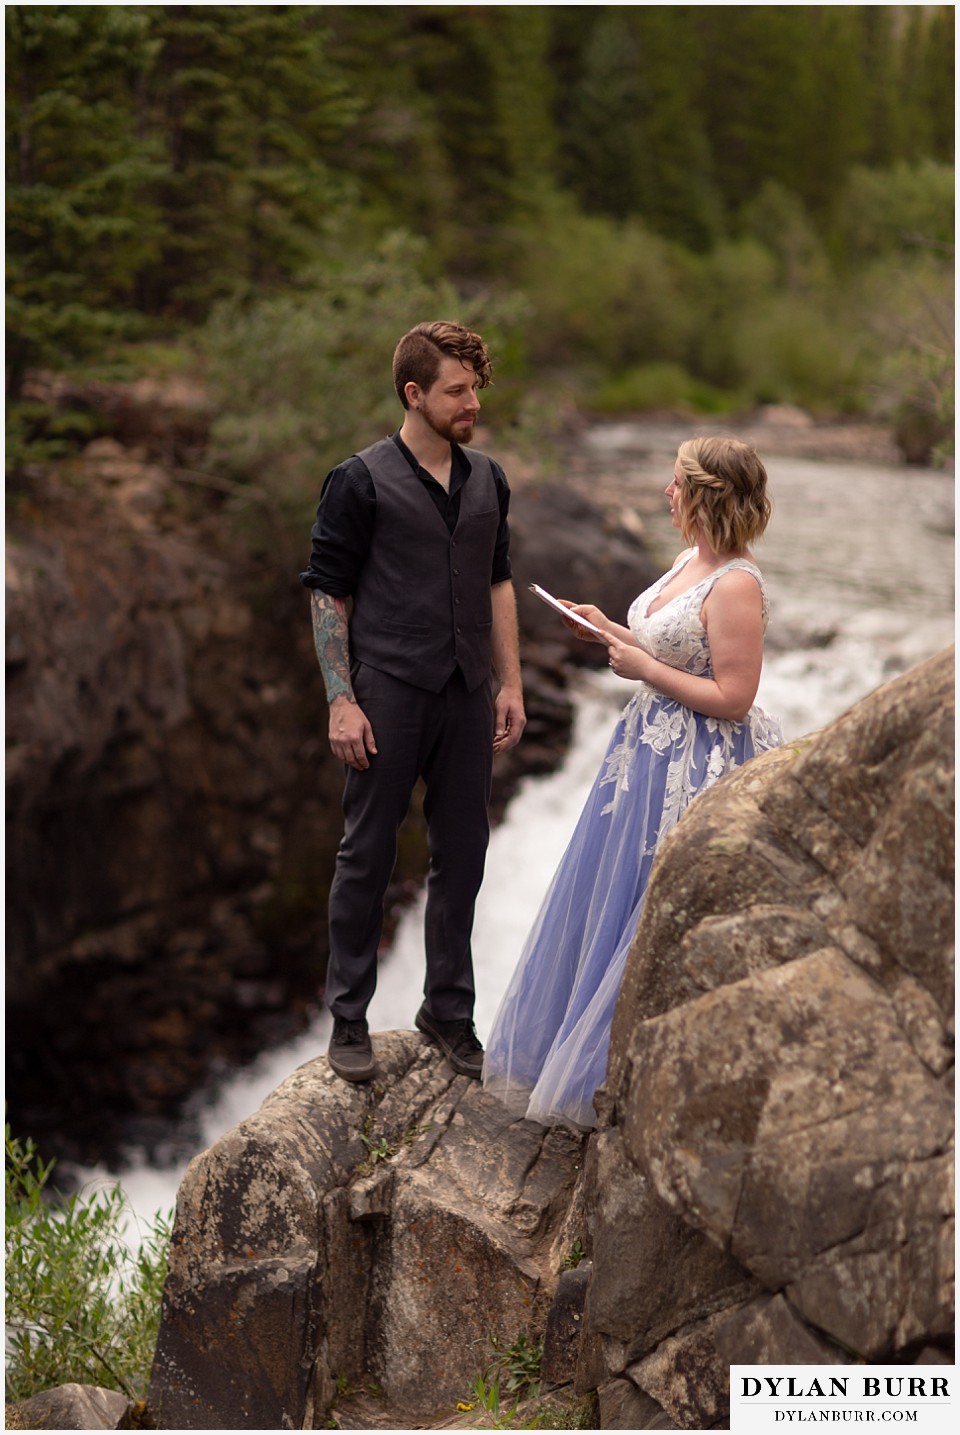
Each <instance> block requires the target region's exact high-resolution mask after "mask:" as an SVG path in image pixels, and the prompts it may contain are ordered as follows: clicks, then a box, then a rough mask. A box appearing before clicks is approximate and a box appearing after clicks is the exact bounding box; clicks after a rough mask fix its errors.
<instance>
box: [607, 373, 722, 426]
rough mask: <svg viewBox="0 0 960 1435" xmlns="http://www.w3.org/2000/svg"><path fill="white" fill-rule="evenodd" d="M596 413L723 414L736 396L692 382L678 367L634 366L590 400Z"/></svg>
mask: <svg viewBox="0 0 960 1435" xmlns="http://www.w3.org/2000/svg"><path fill="white" fill-rule="evenodd" d="M590 407H591V408H592V409H593V410H594V411H595V412H597V413H605V414H623V413H631V412H633V413H647V412H650V411H654V410H658V409H660V410H662V409H667V410H669V411H670V412H671V413H682V414H698V413H712V414H716V413H727V412H729V410H731V409H733V408H736V407H738V396H737V395H736V394H732V393H724V392H723V391H722V390H720V389H715V388H714V387H713V385H712V384H706V383H703V382H702V381H701V380H698V379H693V378H691V376H690V375H689V374H688V373H687V371H686V369H685V368H684V367H683V366H682V365H681V364H670V363H655V364H637V365H636V366H635V367H634V368H630V369H625V370H624V371H623V372H622V373H620V374H615V375H614V376H613V377H612V378H610V379H607V380H606V381H605V382H604V383H602V384H601V385H600V387H599V388H598V389H597V391H596V393H595V394H594V395H593V396H592V398H591V400H590Z"/></svg>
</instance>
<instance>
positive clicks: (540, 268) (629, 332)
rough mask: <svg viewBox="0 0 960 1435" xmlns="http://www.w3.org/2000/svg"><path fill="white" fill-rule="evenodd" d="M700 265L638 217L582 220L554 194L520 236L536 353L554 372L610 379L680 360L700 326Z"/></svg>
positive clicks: (519, 260)
mask: <svg viewBox="0 0 960 1435" xmlns="http://www.w3.org/2000/svg"><path fill="white" fill-rule="evenodd" d="M692 264H693V261H692V259H691V257H690V256H689V255H688V254H687V253H686V252H685V251H684V250H683V249H681V248H680V246H678V245H676V244H672V243H671V242H669V241H668V240H665V239H662V238H660V237H659V236H657V235H655V234H652V233H651V232H650V231H649V230H648V229H646V228H645V226H644V225H643V224H642V223H641V222H640V221H639V220H636V219H634V220H628V221H623V222H621V221H618V220H614V219H610V218H607V217H604V216H598V215H586V214H582V213H580V212H579V211H578V210H577V209H576V208H575V206H574V204H573V202H572V201H571V200H569V198H565V197H562V196H557V195H553V196H546V197H543V198H542V199H541V203H540V207H539V210H538V211H537V212H536V214H535V215H532V216H530V217H528V219H527V220H526V224H525V227H524V229H523V231H522V232H521V233H520V234H519V236H518V244H517V254H516V257H515V260H514V273H515V275H516V280H517V284H518V286H519V288H520V289H521V290H522V292H523V293H524V294H525V295H526V297H527V299H528V300H529V301H530V304H531V306H532V308H533V316H534V317H533V323H532V324H531V326H530V335H529V342H530V353H531V357H532V358H533V359H534V360H536V362H538V363H539V364H544V365H550V366H551V369H552V370H555V369H556V367H557V366H558V365H559V366H560V367H561V368H564V367H568V366H569V367H574V368H576V369H578V370H580V371H581V372H582V371H583V370H584V369H586V368H589V367H590V366H593V367H595V368H597V367H598V368H599V369H600V370H601V371H604V372H607V373H612V372H614V371H615V370H616V369H617V368H619V367H621V366H628V365H634V364H639V363H643V362H648V361H650V360H651V359H659V360H673V361H676V360H680V359H682V358H683V355H684V353H685V351H686V349H687V347H688V345H689V342H690V338H691V333H692V330H693V326H694V323H695V319H696V316H695V313H694V311H693V309H692V306H691V302H690V285H689V282H688V280H689V274H690V272H691V265H692Z"/></svg>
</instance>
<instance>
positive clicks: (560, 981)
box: [483, 438, 783, 1128]
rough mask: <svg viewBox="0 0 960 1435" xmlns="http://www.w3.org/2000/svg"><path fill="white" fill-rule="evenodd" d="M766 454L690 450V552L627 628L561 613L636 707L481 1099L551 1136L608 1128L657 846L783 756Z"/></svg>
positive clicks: (577, 608)
mask: <svg viewBox="0 0 960 1435" xmlns="http://www.w3.org/2000/svg"><path fill="white" fill-rule="evenodd" d="M766 489H767V475H766V470H765V469H764V466H763V464H762V463H761V461H760V459H759V457H758V456H757V454H756V452H755V450H754V449H753V448H751V447H750V446H749V445H748V444H745V443H742V442H740V440H738V439H732V438H694V439H688V440H687V441H686V442H685V443H683V444H681V446H680V449H679V450H678V453H677V461H676V465H675V467H674V471H673V479H672V480H671V482H670V484H669V485H668V487H667V489H666V496H667V498H668V499H669V500H670V515H671V518H672V520H673V524H674V527H676V528H678V529H679V530H680V533H681V536H682V537H683V539H684V541H685V542H686V543H687V544H689V545H690V546H689V547H688V548H686V549H685V550H684V552H682V553H681V554H680V556H679V557H678V558H677V560H676V562H675V563H674V565H673V567H672V568H671V569H670V571H669V572H668V573H665V574H664V575H663V577H661V578H660V579H658V580H657V582H656V583H654V584H653V586H652V587H651V588H648V589H647V590H646V592H644V593H641V594H640V596H639V597H638V598H636V599H635V600H634V602H633V603H632V604H631V607H630V610H629V612H628V614H627V625H626V626H623V625H622V624H619V623H614V622H612V621H611V620H610V619H609V618H608V617H607V616H606V615H605V614H604V613H602V612H601V611H600V609H599V608H596V607H594V606H593V605H591V604H574V603H571V602H569V601H565V604H564V606H565V607H567V608H569V609H570V611H571V612H572V613H576V614H578V615H579V616H580V617H581V618H586V619H587V620H588V621H589V622H590V623H592V624H593V625H594V627H595V628H597V629H599V630H600V632H599V634H597V635H596V636H595V635H594V634H593V633H590V632H589V630H587V629H584V628H583V627H581V626H580V625H574V624H573V623H572V622H569V623H568V626H569V627H570V628H571V629H572V630H573V631H575V632H576V633H577V636H578V637H581V638H583V639H584V640H585V641H588V642H605V643H606V644H607V647H608V650H609V663H610V667H611V668H612V669H613V671H614V672H615V673H616V674H617V676H618V677H621V678H626V679H628V680H630V681H633V682H637V683H639V685H640V686H639V688H638V689H637V692H636V693H635V695H634V697H633V698H631V700H630V702H629V703H628V704H627V706H626V707H625V708H624V710H623V712H622V714H621V716H620V719H619V721H618V723H617V726H616V728H615V729H614V732H613V736H612V738H611V740H610V744H609V747H608V748H607V753H606V757H605V758H604V761H603V764H602V766H601V768H600V771H599V773H598V774H597V777H596V779H595V781H594V784H593V787H592V789H591V791H590V794H589V796H588V798H587V801H586V805H585V807H584V809H583V812H582V813H581V815H580V818H579V821H578V823H577V826H576V828H575V830H574V833H573V837H572V838H571V840H570V844H569V846H568V847H567V850H566V852H565V853H564V855H563V857H562V859H561V861H560V865H559V867H558V868H557V871H556V873H555V875H554V877H553V880H552V882H551V884H550V887H549V890H548V891H547V894H546V897H545V898H544V901H543V905H542V907H541V909H540V912H539V915H538V916H537V919H536V921H535V923H534V925H533V929H532V931H531V932H530V935H529V937H528V938H527V941H526V945H525V946H524V949H523V952H522V954H521V957H520V961H519V963H518V966H517V969H516V971H515V973H514V975H513V977H512V979H511V982H510V985H509V987H508V988H507V992H506V995H505V996H504V998H503V1001H502V1002H501V1004H500V1009H499V1011H498V1013H497V1016H496V1018H495V1020H494V1024H493V1030H492V1032H491V1035H490V1039H489V1042H488V1044H487V1052H486V1057H485V1060H484V1069H483V1084H484V1086H485V1087H486V1088H487V1090H489V1091H491V1092H493V1093H494V1095H496V1096H498V1097H500V1099H501V1100H502V1101H504V1103H505V1104H506V1105H507V1106H508V1107H509V1108H510V1110H512V1111H513V1112H515V1113H516V1114H517V1115H522V1116H526V1117H529V1118H530V1119H531V1120H534V1121H539V1122H541V1123H543V1124H544V1125H550V1124H553V1123H555V1122H566V1123H568V1124H570V1125H573V1126H576V1127H580V1128H589V1127H592V1126H595V1125H596V1115H595V1112H594V1108H593V1096H594V1093H595V1091H596V1090H597V1088H598V1087H599V1086H600V1084H601V1082H602V1081H603V1078H604V1075H605V1072H606V1065H607V1051H608V1047H609V1044H610V1025H611V1022H612V1020H613V1010H614V1006H615V1004H616V999H617V993H618V992H619V989H620V981H621V978H622V976H623V969H624V965H625V963H626V958H627V952H628V951H629V949H630V946H631V943H632V941H633V935H634V932H635V930H636V926H637V921H638V918H639V915H640V908H641V906H642V903H643V896H644V893H645V891H646V888H647V883H648V881H649V878H650V871H651V868H652V866H653V859H654V856H655V854H656V851H657V847H658V845H659V843H660V841H661V840H662V838H663V837H664V835H665V834H666V833H667V832H669V831H670V829H671V828H672V827H674V826H675V825H676V823H677V822H678V821H679V819H680V817H681V816H682V814H683V812H684V811H685V810H686V808H687V807H688V806H689V804H690V802H691V800H692V799H693V798H694V797H696V795H697V793H698V792H702V791H704V790H705V789H706V788H708V787H710V786H712V784H713V783H715V782H716V781H717V779H718V778H720V777H723V775H724V774H725V773H727V772H731V771H733V769H734V768H736V767H740V766H741V765H742V764H743V763H745V762H747V761H748V760H749V759H750V758H751V757H754V756H756V755H757V754H758V753H761V752H766V751H767V750H768V749H770V748H773V747H778V746H779V745H780V743H781V742H782V741H783V739H782V735H781V732H780V727H779V724H778V723H777V721H776V720H775V719H773V718H771V717H769V716H768V715H767V714H766V713H765V712H763V710H762V709H761V708H758V707H756V706H754V699H755V697H756V694H757V687H758V685H759V682H760V668H761V663H762V658H763V634H764V629H765V627H766V623H767V596H766V588H765V586H764V581H763V577H762V575H761V573H760V570H759V568H758V567H757V566H756V563H755V562H754V560H753V555H752V553H751V552H750V550H749V548H748V546H747V545H748V544H750V543H751V542H753V541H754V540H755V539H757V538H759V537H760V535H761V534H762V533H763V531H764V529H765V528H766V526H767V522H768V520H769V517H770V501H769V499H768V497H767V492H766Z"/></svg>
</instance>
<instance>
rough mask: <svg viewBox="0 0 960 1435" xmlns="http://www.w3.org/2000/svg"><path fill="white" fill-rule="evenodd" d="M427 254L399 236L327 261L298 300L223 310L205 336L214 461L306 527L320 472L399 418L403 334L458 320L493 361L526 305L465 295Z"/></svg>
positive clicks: (494, 393) (494, 395) (498, 377)
mask: <svg viewBox="0 0 960 1435" xmlns="http://www.w3.org/2000/svg"><path fill="white" fill-rule="evenodd" d="M425 253H426V250H425V246H424V245H423V244H422V242H421V241H418V240H415V239H413V238H412V237H411V236H409V235H407V234H403V233H394V234H391V235H388V236H387V237H386V238H385V239H384V240H383V241H382V243H380V244H379V245H378V246H377V248H376V249H375V250H374V251H373V252H371V253H368V254H367V255H360V256H358V257H353V258H337V257H335V256H334V257H332V259H331V262H330V263H329V264H328V265H327V266H326V267H325V268H324V269H322V270H317V271H316V272H315V273H314V274H313V275H312V276H311V279H310V283H309V284H308V285H305V287H304V288H303V289H301V290H300V291H299V292H298V293H297V294H295V295H289V296H279V297H277V298H274V299H264V300H262V301H260V302H257V303H252V304H245V303H243V302H242V301H240V300H234V301H232V302H230V303H227V304H224V305H222V306H220V307H219V308H218V309H217V310H216V311H215V312H214V314H213V315H212V316H211V319H210V322H209V324H208V325H207V328H206V330H205V332H204V334H203V335H202V336H201V343H202V355H203V359H204V363H205V373H206V379H207V382H208V383H209V385H210V387H211V389H212V391H213V393H214V394H215V396H216V399H217V402H218V405H219V415H220V416H219V418H218V420H217V421H216V423H215V425H214V427H213V432H212V440H211V449H210V461H211V462H212V464H213V465H214V466H216V467H218V468H219V469H221V470H222V471H224V472H226V473H228V474H229V475H230V476H231V477H234V478H237V479H242V480H253V481H255V482H256V483H257V485H258V486H259V488H260V490H261V491H262V492H264V493H266V494H267V495H268V496H269V499H270V501H271V502H273V503H275V504H276V505H277V506H278V508H279V509H280V510H282V512H283V514H284V515H285V516H287V517H289V518H290V519H291V521H296V522H298V523H301V524H302V522H303V519H304V517H305V515H306V514H307V513H308V512H309V511H312V508H313V507H314V506H315V505H316V501H317V499H318V497H319V494H320V488H321V485H322V481H323V476H324V473H325V472H326V471H327V470H328V469H329V468H330V467H331V466H332V465H333V464H334V463H338V462H340V461H341V460H342V459H343V458H344V457H345V456H346V455H347V454H349V453H351V452H354V451H355V449H356V448H357V447H358V446H362V444H363V443H364V442H370V443H372V442H373V441H374V440H375V439H376V438H378V437H381V436H382V435H383V434H385V433H389V432H390V431H391V430H392V429H393V428H395V427H396V426H397V424H398V422H399V419H400V417H402V410H401V409H400V405H399V400H398V399H397V396H396V394H395V392H394V390H393V383H392V379H391V374H390V359H391V356H392V354H393V350H394V347H395V345H396V342H397V340H398V339H399V338H400V336H401V334H403V333H405V332H406V330H407V329H409V328H411V327H412V326H413V325H414V324H415V323H418V322H419V321H420V320H422V319H423V318H425V317H427V318H450V319H455V320H457V321H459V322H461V323H464V324H467V325H469V326H471V327H478V328H479V327H482V330H483V334H484V337H485V338H486V339H487V340H488V342H489V343H490V345H491V348H492V351H493V353H494V357H495V360H496V359H497V358H498V357H499V355H500V352H501V350H502V349H503V347H505V345H506V337H507V335H508V333H509V330H510V329H511V328H515V327H516V325H517V323H518V321H519V319H520V318H521V317H522V316H523V313H524V309H523V306H522V304H520V303H519V302H518V301H517V300H511V299H509V298H507V299H501V298H495V297H493V296H490V295H485V296H477V297H475V298H473V299H471V300H469V301H466V300H463V299H461V298H460V297H459V296H458V295H457V294H456V292H455V290H454V288H453V286H452V285H451V284H449V283H448V282H447V281H445V280H441V281H439V282H437V281H435V280H433V279H429V278H426V277H421V272H420V271H421V266H422V265H423V264H424V258H425ZM504 367H506V366H504ZM502 376H503V377H502ZM509 377H510V376H509V368H508V367H507V371H506V374H505V375H504V368H503V367H501V366H498V367H497V369H496V372H495V387H494V389H493V390H491V391H485V392H484V395H483V399H484V403H485V405H487V404H489V406H490V408H494V407H495V405H496V402H497V399H498V397H499V394H498V391H499V389H500V387H501V383H502V382H503V379H504V378H505V381H506V383H505V386H506V387H507V388H509ZM488 392H489V393H490V398H489V399H488V398H487V393H488ZM501 413H502V414H503V410H501ZM503 416H504V417H507V415H505V414H504V415H503ZM365 436H366V437H365Z"/></svg>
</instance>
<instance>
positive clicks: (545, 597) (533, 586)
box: [530, 583, 607, 642]
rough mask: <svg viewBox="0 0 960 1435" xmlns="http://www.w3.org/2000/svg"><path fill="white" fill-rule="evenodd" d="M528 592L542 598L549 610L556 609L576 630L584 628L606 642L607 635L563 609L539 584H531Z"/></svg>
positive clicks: (575, 614) (576, 614)
mask: <svg viewBox="0 0 960 1435" xmlns="http://www.w3.org/2000/svg"><path fill="white" fill-rule="evenodd" d="M530 592H531V593H536V595H537V597H538V598H542V599H543V601H544V603H549V604H550V607H551V608H556V610H557V612H558V613H562V614H563V616H564V617H565V618H569V619H570V621H571V622H572V623H576V625H577V627H578V628H586V629H587V631H588V632H590V633H596V635H597V637H598V638H602V639H603V641H604V642H607V635H606V633H604V632H603V630H602V629H601V628H598V627H597V625H596V624H595V623H590V622H588V621H587V619H586V618H581V617H580V614H579V613H572V612H571V611H570V609H569V608H565V607H564V606H563V604H562V603H561V602H560V601H559V599H557V598H554V596H553V594H552V593H548V592H547V590H546V588H541V587H540V584H539V583H531V584H530Z"/></svg>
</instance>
